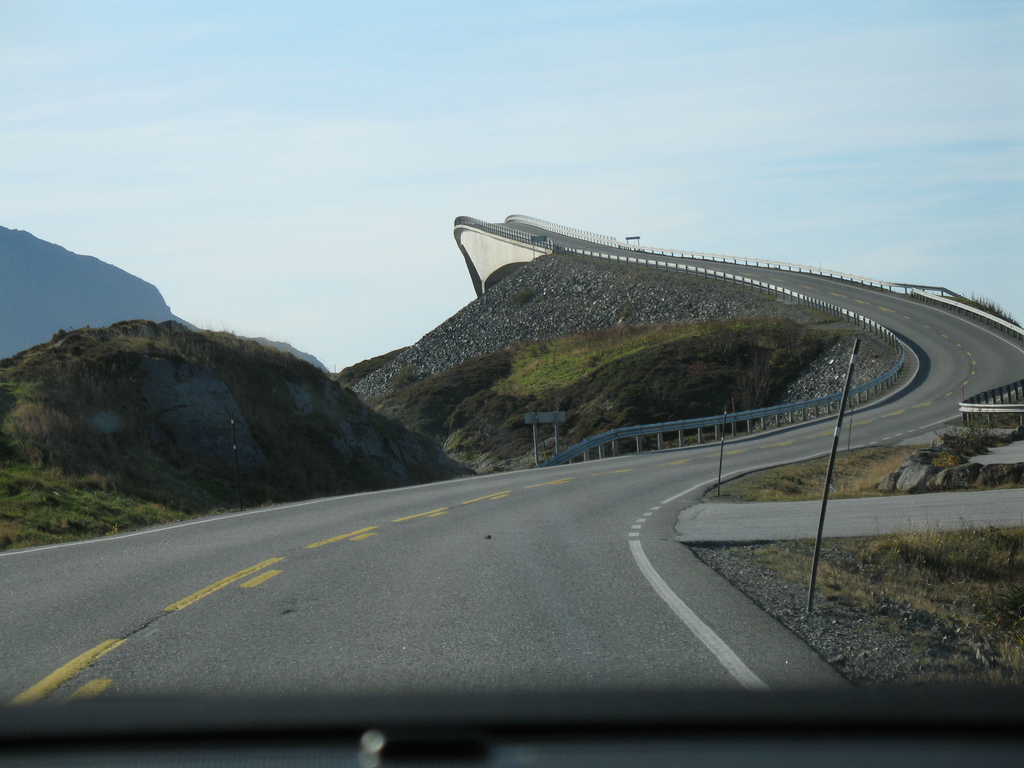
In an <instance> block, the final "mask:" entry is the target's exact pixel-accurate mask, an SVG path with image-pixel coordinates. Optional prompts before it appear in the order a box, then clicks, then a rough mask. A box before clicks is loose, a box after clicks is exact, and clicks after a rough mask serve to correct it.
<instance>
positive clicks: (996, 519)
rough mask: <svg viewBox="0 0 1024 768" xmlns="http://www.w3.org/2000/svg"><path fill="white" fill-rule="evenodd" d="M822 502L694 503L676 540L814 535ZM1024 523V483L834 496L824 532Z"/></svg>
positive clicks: (866, 533) (683, 515) (870, 533)
mask: <svg viewBox="0 0 1024 768" xmlns="http://www.w3.org/2000/svg"><path fill="white" fill-rule="evenodd" d="M820 512H821V501H800V502H755V503H747V504H727V503H717V504H694V505H693V506H691V507H688V508H686V509H684V510H683V511H682V512H681V513H680V514H679V521H678V522H677V523H676V534H677V536H676V539H677V540H678V541H682V542H684V543H691V544H692V543H696V542H709V541H777V540H780V539H813V538H814V536H815V532H816V531H817V527H818V516H819V514H820ZM988 525H995V526H999V527H1010V526H1024V488H1020V489H1017V488H1013V489H1009V490H1001V491H960V492H945V493H923V494H915V495H910V496H886V497H881V498H872V499H834V500H831V501H829V504H828V510H827V512H826V516H825V529H824V535H825V536H826V537H837V536H874V535H877V534H883V533H895V532H899V531H924V530H936V529H937V530H958V529H962V528H973V527H977V526H988Z"/></svg>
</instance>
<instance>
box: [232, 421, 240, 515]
mask: <svg viewBox="0 0 1024 768" xmlns="http://www.w3.org/2000/svg"><path fill="white" fill-rule="evenodd" d="M231 450H232V451H233V452H234V454H235V489H236V490H237V491H238V511H239V512H241V511H242V479H241V477H240V475H239V473H238V441H237V440H236V439H235V417H234V416H232V417H231Z"/></svg>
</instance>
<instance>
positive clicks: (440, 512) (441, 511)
mask: <svg viewBox="0 0 1024 768" xmlns="http://www.w3.org/2000/svg"><path fill="white" fill-rule="evenodd" d="M447 514H448V507H445V508H444V509H439V510H437V511H436V512H430V513H429V514H428V516H429V517H440V516H441V515H447Z"/></svg>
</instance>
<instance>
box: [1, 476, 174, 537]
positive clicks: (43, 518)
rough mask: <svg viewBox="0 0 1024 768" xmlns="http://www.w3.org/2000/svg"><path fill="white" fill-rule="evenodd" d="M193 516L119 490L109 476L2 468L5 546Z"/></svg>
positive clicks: (2, 518)
mask: <svg viewBox="0 0 1024 768" xmlns="http://www.w3.org/2000/svg"><path fill="white" fill-rule="evenodd" d="M187 517H189V514H188V513H186V512H182V511H180V510H174V509H169V508H168V507H166V506H164V505H162V504H157V503H154V502H152V501H147V500H144V499H139V498H134V497H132V496H127V495H124V494H121V493H118V492H117V490H116V489H115V488H113V487H112V485H111V481H110V479H109V478H106V477H103V476H100V475H93V476H90V477H70V478H69V477H65V476H64V475H63V474H61V473H60V472H58V471H56V470H52V469H49V470H48V469H44V468H43V467H39V466H32V465H29V464H24V463H13V464H5V465H4V466H2V467H0V549H11V548H18V547H30V546H36V545H40V544H57V543H62V542H67V541H75V540H78V539H86V538H93V537H96V536H105V535H108V534H113V533H119V532H123V531H128V530H133V529H136V528H144V527H146V526H150V525H157V524H160V523H168V522H173V521H176V520H183V519H185V518H187Z"/></svg>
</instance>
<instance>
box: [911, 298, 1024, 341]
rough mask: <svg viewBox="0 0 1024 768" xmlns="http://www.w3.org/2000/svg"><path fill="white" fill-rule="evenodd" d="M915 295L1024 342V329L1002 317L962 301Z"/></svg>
mask: <svg viewBox="0 0 1024 768" xmlns="http://www.w3.org/2000/svg"><path fill="white" fill-rule="evenodd" d="M913 294H914V296H915V298H918V299H920V300H921V301H924V302H927V303H928V304H935V305H937V306H940V307H944V308H946V309H951V310H953V311H954V312H956V313H958V314H961V315H966V316H967V317H972V318H974V319H975V320H980V321H981V322H983V323H985V324H986V325H989V326H991V327H993V328H995V329H996V330H999V331H1002V332H1003V333H1005V334H1007V335H1008V336H1012V337H1013V338H1015V339H1022V340H1024V328H1021V327H1020V326H1019V325H1015V324H1013V323H1011V322H1009V321H1008V320H1004V319H1003V318H1001V317H996V316H995V315H993V314H989V313H988V312H983V311H982V310H980V309H978V308H977V307H972V306H970V305H969V304H964V303H963V302H961V301H954V300H952V299H947V298H944V297H942V296H933V295H932V294H930V293H925V292H924V291H917V290H915V291H913Z"/></svg>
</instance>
